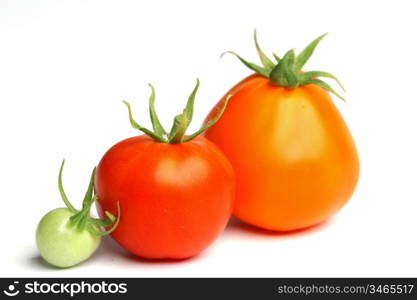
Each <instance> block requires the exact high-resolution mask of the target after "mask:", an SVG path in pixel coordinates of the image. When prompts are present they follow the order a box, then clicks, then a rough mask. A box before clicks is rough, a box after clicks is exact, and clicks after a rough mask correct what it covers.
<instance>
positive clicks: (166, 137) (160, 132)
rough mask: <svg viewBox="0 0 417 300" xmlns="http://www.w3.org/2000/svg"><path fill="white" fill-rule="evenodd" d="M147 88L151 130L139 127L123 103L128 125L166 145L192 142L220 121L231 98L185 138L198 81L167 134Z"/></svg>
mask: <svg viewBox="0 0 417 300" xmlns="http://www.w3.org/2000/svg"><path fill="white" fill-rule="evenodd" d="M149 86H150V88H151V96H150V98H149V113H150V117H151V122H152V127H153V130H150V129H147V128H145V127H142V126H140V125H139V124H138V123H137V122H136V121H135V120H134V119H133V116H132V109H131V106H130V103H129V102H127V101H123V103H124V104H125V105H126V106H127V109H128V113H129V120H130V124H131V125H132V127H133V128H135V129H138V130H140V131H142V132H143V133H144V134H146V135H148V136H149V137H151V138H152V139H154V140H155V141H157V142H160V143H167V144H178V143H185V142H188V141H190V140H192V139H193V138H195V137H196V136H198V135H200V134H202V133H203V132H204V131H206V130H207V129H208V128H210V127H211V126H212V125H213V124H214V123H216V122H217V121H218V120H219V119H220V117H221V116H222V114H223V112H224V110H225V109H226V106H227V103H228V102H229V99H230V97H231V95H228V96H227V97H226V101H225V102H224V104H223V106H222V108H221V109H220V111H219V112H218V114H217V116H216V117H215V118H213V119H212V120H211V121H210V122H208V123H207V124H205V125H203V127H201V128H200V129H199V130H197V131H196V132H194V133H193V134H190V135H187V136H186V135H185V132H186V131H187V128H188V126H189V125H190V123H191V121H192V119H193V112H194V99H195V95H196V93H197V90H198V87H199V86H200V81H199V80H198V79H197V83H196V86H195V88H194V90H193V91H192V92H191V94H190V96H189V97H188V101H187V104H186V106H185V108H184V109H183V111H182V113H181V114H179V115H176V116H175V118H174V123H173V125H172V127H171V130H170V131H169V133H168V132H167V131H165V129H164V127H163V126H162V125H161V123H160V122H159V119H158V116H157V114H156V112H155V106H154V104H155V89H154V87H153V86H152V85H151V84H149Z"/></svg>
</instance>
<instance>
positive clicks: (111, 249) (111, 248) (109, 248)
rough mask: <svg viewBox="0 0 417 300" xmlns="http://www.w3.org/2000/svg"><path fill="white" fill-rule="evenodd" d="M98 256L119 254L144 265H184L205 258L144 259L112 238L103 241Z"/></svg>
mask: <svg viewBox="0 0 417 300" xmlns="http://www.w3.org/2000/svg"><path fill="white" fill-rule="evenodd" d="M97 252H99V253H98V255H100V252H105V253H106V255H109V253H112V254H117V255H119V256H121V257H123V258H124V259H127V260H129V261H132V262H136V263H142V264H161V265H162V264H167V265H168V264H176V263H184V262H192V261H194V260H195V259H197V258H199V257H200V256H203V255H204V254H202V253H200V254H198V255H195V256H192V257H187V258H180V259H171V258H164V259H151V258H144V257H140V256H136V255H134V254H132V253H130V252H128V251H127V250H125V249H124V248H123V247H122V246H120V245H119V244H118V243H117V242H116V241H114V240H113V239H112V238H110V237H106V238H105V239H103V241H102V243H101V247H100V250H99V251H97Z"/></svg>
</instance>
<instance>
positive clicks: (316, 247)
mask: <svg viewBox="0 0 417 300" xmlns="http://www.w3.org/2000/svg"><path fill="white" fill-rule="evenodd" d="M413 4H414V1H317V0H316V1H277V0H274V1H259V0H258V1H242V0H240V1H224V0H223V1H213V0H211V1H205V2H203V1H187V2H186V1H179V0H177V1H155V0H154V1H147V2H145V1H120V0H119V1H104V0H100V1H98V0H97V1H78V0H72V1H56V0H55V1H30V0H28V1H19V0H16V1H5V0H0V132H1V138H0V145H1V146H0V192H1V194H0V197H1V203H2V205H1V214H0V230H1V247H0V275H1V276H45V277H46V276H51V277H60V276H132V277H141V276H417V262H416V253H417V242H416V238H417V235H416V229H417V217H416V212H417V188H416V187H417V172H416V168H417V158H416V156H417V143H416V139H417V134H416V131H417V117H416V115H417V97H416V92H415V91H416V89H415V86H416V82H417V76H416V75H415V72H416V70H417V61H416V54H417V46H416V36H417V35H416V29H415V28H417V18H416V16H415V11H416V8H415V7H414V5H413ZM255 27H256V28H257V29H258V34H259V40H260V43H261V45H262V46H263V48H264V50H265V51H266V52H267V53H271V52H272V51H276V52H277V53H278V54H279V55H282V54H283V52H284V51H286V50H288V49H291V48H296V49H298V50H300V48H302V47H304V46H305V45H306V44H307V43H308V42H310V41H311V40H313V39H314V38H315V37H317V36H319V35H320V34H322V33H324V32H329V33H330V34H329V35H328V36H327V37H326V38H325V39H324V40H323V41H322V43H321V44H320V45H319V47H318V48H317V52H316V54H315V55H314V57H313V58H312V59H311V61H310V62H309V64H308V65H307V66H306V68H307V69H311V70H312V69H321V70H325V71H330V72H332V73H334V74H336V75H337V76H338V77H339V78H340V79H341V81H342V82H343V83H344V85H345V87H346V89H347V91H348V92H347V94H346V97H347V99H348V103H342V102H341V101H339V100H337V99H334V101H335V102H336V104H337V106H338V108H339V109H340V111H341V113H342V115H343V116H344V118H345V119H346V122H347V123H348V125H349V127H350V129H351V131H352V134H353V135H354V137H355V140H356V142H357V146H358V149H359V152H360V157H361V168H362V170H361V178H360V182H359V185H358V188H357V190H356V193H355V194H354V196H353V198H352V199H351V201H350V202H349V203H348V205H347V206H346V207H345V208H344V209H343V210H342V211H341V212H340V213H338V214H337V215H336V216H335V217H333V218H332V219H331V220H329V221H328V222H327V223H324V224H323V225H321V226H318V227H316V228H313V229H310V230H307V231H302V232H297V233H290V234H280V233H268V232H264V231H261V230H257V229H254V228H249V227H247V226H245V225H243V224H241V223H239V222H237V221H232V222H231V224H230V226H229V227H228V228H227V229H226V231H225V233H224V234H223V235H222V236H221V237H220V238H219V239H218V240H217V242H216V243H215V244H213V245H212V246H211V247H210V248H209V249H207V250H206V251H205V252H204V253H202V254H201V255H199V256H197V257H195V258H192V259H189V260H185V261H180V262H149V261H145V260H142V259H137V258H134V257H132V256H130V255H129V254H127V253H126V252H125V251H124V250H123V249H121V248H120V247H119V246H117V245H116V244H115V243H114V242H113V241H112V240H111V239H110V238H106V239H104V241H103V245H102V247H101V248H100V249H99V251H98V252H97V253H96V254H95V255H94V256H93V258H92V259H90V260H88V261H87V262H86V263H84V264H82V265H80V266H77V267H75V268H72V269H67V270H56V269H53V268H50V267H48V266H47V265H46V264H45V263H43V261H42V260H41V259H40V258H39V256H38V252H37V250H36V246H35V241H34V237H35V229H36V225H37V223H38V221H39V220H40V218H41V217H42V216H43V215H44V214H45V213H46V212H48V211H49V210H51V209H53V208H55V207H60V206H62V203H61V200H60V197H59V193H58V189H57V184H56V181H57V175H58V169H59V165H60V163H61V160H62V158H64V157H65V158H66V159H67V164H66V168H65V171H64V185H65V187H66V190H67V193H68V194H69V196H70V199H71V200H72V201H73V202H74V203H80V201H81V199H82V196H83V193H84V192H85V188H86V185H87V183H88V178H89V175H90V171H91V169H92V167H93V166H94V165H95V164H97V162H98V160H99V159H100V158H101V156H102V155H103V153H104V152H105V151H106V150H107V149H108V148H109V147H110V146H112V145H113V144H114V143H116V142H117V141H119V140H121V139H124V138H127V137H129V136H132V135H136V134H137V132H136V131H135V130H133V129H132V128H131V127H130V125H129V123H128V119H127V113H126V108H125V107H124V106H123V105H122V103H121V101H122V100H130V101H131V102H132V103H133V105H134V113H135V116H136V118H137V119H139V120H140V122H141V123H142V124H145V125H149V124H150V122H149V119H148V115H147V101H148V96H149V92H150V91H149V88H148V86H147V83H148V82H151V83H153V84H154V86H155V87H156V91H157V99H156V107H157V110H158V111H159V114H160V116H161V119H162V121H163V122H164V124H167V126H170V124H171V118H172V117H173V116H174V115H175V114H177V113H178V112H180V110H181V109H182V107H183V105H184V104H185V101H186V99H187V97H188V94H189V93H190V91H191V90H192V88H193V87H194V83H195V78H196V77H199V78H200V80H201V83H202V84H201V89H200V91H199V93H198V95H197V100H196V108H195V111H196V115H195V119H194V123H193V126H191V128H190V129H191V130H195V129H197V128H198V127H199V125H200V124H201V122H202V120H203V119H204V117H205V115H206V113H207V112H208V111H209V109H210V108H211V107H212V106H213V105H214V104H215V103H216V102H217V100H218V99H219V98H220V97H221V96H222V95H223V94H225V93H226V92H227V90H228V89H229V88H230V87H231V86H232V85H234V84H235V83H236V82H237V81H239V80H240V79H242V78H243V77H244V76H246V75H248V74H250V71H249V70H247V69H245V68H244V67H243V66H242V65H241V64H240V63H239V62H238V61H237V60H236V59H235V58H233V57H231V56H226V57H224V58H223V59H222V60H220V59H219V55H220V54H221V53H222V52H223V51H225V50H235V51H237V52H239V53H241V54H242V55H243V56H244V57H247V58H248V59H250V60H252V61H256V59H257V58H256V52H255V49H254V45H253V41H252V34H253V30H254V28H255Z"/></svg>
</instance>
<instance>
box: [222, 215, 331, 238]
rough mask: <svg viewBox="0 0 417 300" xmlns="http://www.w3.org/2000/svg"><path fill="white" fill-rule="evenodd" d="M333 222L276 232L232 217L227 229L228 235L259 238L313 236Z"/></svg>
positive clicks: (326, 221) (329, 220)
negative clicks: (244, 235) (247, 235)
mask: <svg viewBox="0 0 417 300" xmlns="http://www.w3.org/2000/svg"><path fill="white" fill-rule="evenodd" d="M332 222H333V220H332V218H330V219H327V220H325V221H322V222H320V223H318V224H316V225H313V226H309V227H306V228H302V229H296V230H291V231H274V230H269V229H263V228H259V227H256V226H254V225H250V224H247V223H244V222H242V221H240V220H239V219H237V218H236V217H232V218H231V219H230V221H229V224H228V225H227V227H226V230H225V233H226V234H254V235H258V236H271V237H295V236H298V235H305V234H312V233H315V232H318V231H320V230H323V229H325V228H326V227H327V226H329V225H330V224H331V223H332Z"/></svg>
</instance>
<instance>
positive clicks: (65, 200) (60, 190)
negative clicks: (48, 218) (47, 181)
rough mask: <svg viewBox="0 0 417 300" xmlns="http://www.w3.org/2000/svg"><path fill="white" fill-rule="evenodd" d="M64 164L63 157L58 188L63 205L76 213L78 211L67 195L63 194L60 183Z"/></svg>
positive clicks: (62, 187)
mask: <svg viewBox="0 0 417 300" xmlns="http://www.w3.org/2000/svg"><path fill="white" fill-rule="evenodd" d="M64 164H65V159H63V160H62V163H61V168H60V169H59V175H58V189H59V193H60V194H61V198H62V201H64V203H65V206H66V207H67V208H68V209H69V210H70V211H71V212H72V213H76V212H78V211H77V210H76V209H75V208H74V206H72V204H71V202H70V201H69V200H68V197H67V195H66V194H65V191H64V186H63V185H62V171H63V170H64Z"/></svg>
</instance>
